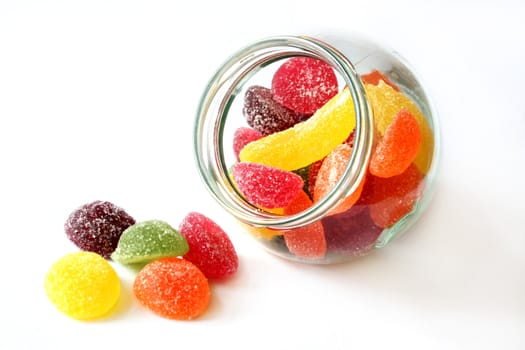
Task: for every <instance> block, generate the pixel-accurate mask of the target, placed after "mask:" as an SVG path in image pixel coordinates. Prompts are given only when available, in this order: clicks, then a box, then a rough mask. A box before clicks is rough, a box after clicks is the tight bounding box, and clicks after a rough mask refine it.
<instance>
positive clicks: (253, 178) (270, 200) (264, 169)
mask: <svg viewBox="0 0 525 350" xmlns="http://www.w3.org/2000/svg"><path fill="white" fill-rule="evenodd" d="M255 142H257V141H255ZM233 179H234V180H235V183H236V185H237V187H238V189H239V191H240V192H241V193H242V194H243V196H244V197H245V198H246V200H247V201H248V202H250V203H252V204H253V205H256V206H260V207H263V208H269V209H271V208H282V207H285V206H287V205H288V204H290V202H291V201H292V200H293V199H294V198H295V197H296V196H297V195H298V194H299V192H300V191H301V190H302V187H303V183H304V182H303V179H302V178H301V177H300V176H299V175H297V174H294V173H292V172H288V171H285V170H281V169H277V168H273V167H270V166H265V165H262V164H256V163H242V162H241V163H237V164H235V165H234V166H233Z"/></svg>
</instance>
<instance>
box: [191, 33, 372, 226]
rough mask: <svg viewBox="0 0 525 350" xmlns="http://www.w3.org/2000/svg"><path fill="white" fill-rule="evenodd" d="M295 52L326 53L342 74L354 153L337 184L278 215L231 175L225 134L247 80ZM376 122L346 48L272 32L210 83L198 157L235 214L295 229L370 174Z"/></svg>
mask: <svg viewBox="0 0 525 350" xmlns="http://www.w3.org/2000/svg"><path fill="white" fill-rule="evenodd" d="M292 56H309V57H314V58H317V59H321V60H323V61H325V62H327V63H328V64H330V65H331V66H332V68H333V69H334V70H335V71H337V72H338V73H339V74H340V75H341V77H342V78H343V79H344V81H345V84H346V86H347V87H348V89H349V92H350V95H351V97H352V99H353V102H354V103H353V105H354V109H355V118H356V129H355V139H354V147H353V151H352V156H351V158H350V161H349V163H348V165H347V167H346V169H345V171H344V173H343V175H342V176H341V178H340V179H339V181H338V182H337V184H336V185H335V186H334V187H333V189H332V190H331V191H330V192H329V193H328V194H327V195H326V196H324V197H323V198H322V199H321V200H319V201H318V202H316V203H314V204H313V205H312V206H311V207H310V208H308V209H306V210H304V211H302V212H300V213H297V214H294V215H278V214H273V213H270V212H267V211H264V210H261V209H260V208H256V207H254V206H253V205H252V204H250V203H248V202H247V201H245V200H244V198H243V197H242V196H241V195H240V194H239V193H238V192H237V190H236V189H235V187H234V185H233V184H232V182H231V180H230V175H229V173H228V166H227V164H226V162H225V160H224V155H223V152H222V147H223V146H222V142H221V140H222V136H223V131H224V125H225V122H226V118H227V116H228V112H229V109H230V107H231V105H232V102H233V100H234V99H235V97H236V95H237V94H238V93H239V91H240V90H241V87H242V86H243V84H244V83H245V82H246V81H247V80H248V79H249V78H250V77H251V76H253V75H254V74H255V73H257V72H258V71H259V70H261V69H263V68H264V67H265V66H267V65H269V64H270V63H272V62H275V61H277V60H280V59H283V58H287V57H292ZM373 125H374V124H373V117H372V112H371V109H370V106H369V104H368V101H367V99H366V94H365V90H364V87H363V85H362V83H361V80H360V78H359V75H358V73H357V72H356V70H355V68H354V66H353V65H352V62H350V61H349V60H348V59H347V58H346V57H345V56H344V55H343V54H342V53H341V52H339V51H338V50H336V49H335V48H333V47H332V46H330V45H328V44H326V43H324V42H322V41H319V40H317V39H314V38H310V37H303V36H282V37H272V38H268V39H264V40H260V41H258V42H256V43H254V44H252V45H249V46H247V47H246V48H244V49H242V50H240V51H238V52H237V53H235V54H234V55H233V56H231V57H230V58H229V59H228V60H227V61H226V62H225V63H224V64H223V65H222V66H221V67H220V69H219V70H218V71H217V72H216V73H215V75H214V76H213V77H212V79H211V80H210V82H209V83H208V85H207V87H206V89H205V91H204V94H203V96H202V97H201V100H200V103H199V108H198V111H197V118H196V122H195V129H194V151H195V158H196V163H197V167H198V170H199V174H200V176H201V178H202V180H203V182H204V184H205V185H206V187H207V189H208V190H209V192H210V193H211V194H212V196H213V197H214V199H215V200H216V201H217V202H218V203H219V204H220V205H221V206H222V207H223V208H224V209H225V210H227V211H228V212H229V213H231V214H232V215H233V216H234V217H235V218H237V219H238V220H240V221H242V222H244V223H247V224H249V225H252V226H256V227H268V228H273V229H280V230H284V229H291V228H296V227H299V226H304V225H307V224H309V223H312V222H314V221H317V220H319V219H320V218H322V217H323V216H324V215H325V214H326V213H328V212H330V211H331V210H332V209H334V208H335V207H336V206H337V204H338V203H339V202H340V201H341V200H342V199H343V198H344V197H346V196H347V195H349V194H351V193H353V192H354V191H355V190H356V189H357V187H358V186H359V184H360V183H361V181H362V179H363V177H364V176H365V174H366V168H367V165H368V161H369V158H370V153H371V148H372V142H373V134H374V132H373V130H374V129H373V128H374V126H373Z"/></svg>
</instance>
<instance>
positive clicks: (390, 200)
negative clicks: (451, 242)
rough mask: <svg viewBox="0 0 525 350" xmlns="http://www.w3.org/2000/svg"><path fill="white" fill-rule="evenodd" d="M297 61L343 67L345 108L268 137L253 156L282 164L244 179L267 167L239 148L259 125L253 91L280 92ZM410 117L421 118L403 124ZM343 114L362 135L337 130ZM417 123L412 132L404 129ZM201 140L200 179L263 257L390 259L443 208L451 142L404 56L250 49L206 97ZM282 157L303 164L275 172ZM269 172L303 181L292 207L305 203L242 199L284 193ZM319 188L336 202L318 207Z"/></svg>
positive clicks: (288, 44)
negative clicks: (398, 241)
mask: <svg viewBox="0 0 525 350" xmlns="http://www.w3.org/2000/svg"><path fill="white" fill-rule="evenodd" d="M294 57H310V58H313V59H315V60H321V61H324V63H325V65H326V64H327V65H328V66H329V67H331V69H333V72H334V73H335V76H336V80H337V87H338V89H337V91H336V92H335V93H336V95H335V96H332V97H330V99H331V100H330V101H332V100H336V99H339V101H335V102H333V103H332V107H326V106H328V105H330V102H327V103H325V104H324V105H323V106H322V107H320V108H319V109H318V110H317V111H315V112H314V114H313V115H312V116H310V115H306V116H304V115H302V116H301V118H299V119H300V120H299V121H298V122H297V124H295V125H293V126H291V127H290V128H289V129H284V130H278V131H276V132H274V133H273V134H272V133H266V134H265V133H263V134H262V135H259V136H256V137H254V138H253V140H254V141H253V142H251V143H248V142H247V141H246V140H244V141H243V142H244V143H245V144H243V145H242V146H244V148H250V149H251V148H253V149H256V150H257V149H259V150H261V149H262V150H263V152H266V151H268V153H269V155H270V156H269V159H270V160H269V161H268V163H265V161H261V162H260V163H261V164H263V165H264V167H265V168H264V169H263V170H261V173H253V172H252V173H250V172H245V173H244V175H245V176H247V178H246V179H240V178H239V177H236V176H235V174H236V173H235V171H234V169H236V168H240V167H239V166H238V164H239V163H248V164H249V165H250V166H252V165H253V163H259V161H258V160H257V159H258V158H257V157H258V153H257V152H259V151H254V152H255V153H250V152H248V151H245V150H244V149H243V150H242V151H241V154H240V155H239V154H238V152H239V150H238V149H237V150H235V149H234V146H233V144H234V142H241V141H238V140H237V139H236V138H237V137H238V135H236V134H237V133H236V132H237V130H238V129H239V128H246V127H250V126H254V124H253V123H252V124H250V125H248V124H247V117H246V115H247V112H246V108H249V107H250V101H249V100H248V98H249V97H248V94H247V91H248V90H249V89H250V87H253V86H263V87H265V89H266V90H265V91H270V93H271V94H273V93H275V91H274V90H272V82H273V81H274V79H276V78H275V76H276V75H277V74H278V73H276V72H277V71H279V69H280V67H281V66H282V65H283V64H284V62H289V61H290V60H291V59H292V58H294ZM291 71H293V69H292V70H291ZM281 78H282V76H281ZM287 79H288V77H287V76H285V78H284V81H286V80H287ZM291 79H293V77H290V80H291ZM343 95H346V96H345V97H342V96H343ZM271 96H274V95H271ZM274 97H275V96H274ZM272 98H273V97H272ZM342 99H344V100H345V101H343V102H341V100H342ZM274 100H277V99H276V98H274ZM272 103H273V102H272ZM279 103H280V102H279ZM341 104H343V105H344V106H345V108H346V109H344V110H343V111H342V112H341V111H337V108H339V107H334V105H341ZM247 106H248V107H247ZM286 108H288V106H286ZM323 109H324V112H323V111H321V110H323ZM401 111H404V114H408V115H409V116H403V117H400V115H401V114H403V113H401ZM406 111H408V113H406ZM295 113H296V114H297V115H299V114H301V113H299V112H297V111H295ZM248 114H249V113H248ZM335 115H339V117H341V116H343V117H342V118H343V119H344V120H345V122H348V123H350V124H351V127H350V128H351V129H348V125H347V124H345V127H344V128H342V127H340V125H339V124H337V123H335V122H333V120H335V118H336V117H334V116H335ZM321 119H324V120H321ZM343 119H341V120H343ZM405 119H406V120H408V121H407V123H408V124H407V123H404V122H402V121H401V120H405ZM414 121H415V124H416V127H415V129H414V128H413V124H414ZM307 123H309V124H310V125H309V126H305V125H306V124H307ZM334 123H335V124H334ZM410 123H412V124H410ZM299 125H302V126H299ZM327 125H328V126H327ZM407 125H409V126H410V125H412V126H411V127H407ZM255 126H256V125H255ZM330 128H333V129H330ZM345 128H347V129H345ZM292 129H293V131H289V130H292ZM413 129H414V130H415V131H414V130H413ZM287 130H288V131H287ZM259 131H260V130H259ZM194 132H195V134H194V151H195V156H196V163H197V166H198V170H199V172H200V175H201V178H202V180H203V182H204V184H205V186H206V187H207V189H208V190H209V192H210V193H211V195H212V196H213V198H214V199H215V200H216V201H217V202H218V203H219V204H220V205H221V206H222V208H224V210H225V211H227V212H229V213H230V214H232V215H233V216H234V217H235V218H236V219H237V220H238V222H239V223H240V224H241V225H240V226H241V227H242V229H243V231H246V232H248V233H249V234H251V235H252V236H253V237H254V239H255V240H256V241H257V242H259V243H260V244H261V245H262V246H263V247H265V248H266V249H267V250H269V251H270V252H272V253H274V254H276V255H278V256H280V257H284V258H287V259H291V260H294V261H300V262H306V263H317V264H326V263H336V262H341V261H348V260H351V259H354V258H356V257H360V256H363V255H365V254H367V253H368V252H370V251H371V250H373V249H376V248H382V247H384V246H385V245H387V244H388V242H390V241H391V239H392V238H393V237H395V236H399V235H400V234H401V233H403V232H405V231H406V230H407V229H408V228H409V226H411V224H413V223H414V222H415V221H416V219H417V218H418V217H419V216H420V214H421V213H422V212H423V210H424V208H425V206H426V204H427V203H428V200H429V198H430V197H431V193H432V187H433V186H432V183H433V180H434V177H435V172H436V164H437V162H436V160H437V158H438V149H439V147H438V146H439V132H438V126H437V120H436V115H435V111H434V109H433V107H432V106H431V103H430V101H429V98H428V97H427V95H426V94H425V92H424V90H423V88H422V86H421V84H420V82H419V80H418V79H417V78H416V76H415V74H414V72H413V70H412V69H411V68H410V67H409V65H408V64H407V62H406V61H405V60H404V59H403V58H401V57H400V56H399V54H397V53H396V52H395V51H392V50H390V49H387V48H384V47H382V46H379V45H377V44H375V43H373V42H370V41H368V40H365V39H363V38H360V37H358V36H355V35H345V36H337V35H328V36H322V35H321V36H316V37H315V38H314V37H309V36H282V37H270V38H266V39H263V40H259V41H257V42H255V43H252V44H251V45H249V46H247V47H245V48H243V49H241V50H239V51H238V52H236V53H235V54H234V55H232V56H231V57H230V58H229V59H227V60H226V61H225V62H224V63H223V64H222V66H220V67H219V69H218V70H217V72H216V73H215V75H214V76H213V77H212V78H211V80H210V82H209V84H208V85H207V87H206V88H205V90H204V93H203V96H202V99H201V101H200V104H199V107H198V111H197V118H196V123H195V130H194ZM259 134H260V133H259ZM275 134H281V135H280V136H274V135H275ZM292 134H293V135H292ZM336 134H337V135H338V136H337V137H338V139H337V140H335V138H336V136H335V135H336ZM283 135H284V136H283ZM341 135H343V136H341ZM283 138H284V140H285V141H284V143H283ZM332 138H334V139H332ZM264 139H266V141H267V142H266V141H261V140H264ZM276 139H279V140H280V141H273V140H276ZM272 142H277V143H276V144H274V143H272ZM279 142H281V143H279ZM241 143H242V142H241ZM327 143H328V144H330V145H328V146H327V145H326V144H327ZM335 144H337V146H335ZM343 144H345V145H349V146H350V147H347V146H341V145H343ZM248 145H249V146H250V147H248ZM254 145H259V146H260V147H262V148H257V147H255V146H254ZM252 146H253V147H252ZM254 147H255V148H254ZM339 148H341V149H343V148H344V149H346V150H347V152H346V158H344V159H345V160H344V161H343V165H341V161H337V160H336V159H337V158H338V157H339V158H341V154H339V155H337V154H335V153H337V151H336V149H339ZM243 152H244V153H243ZM343 153H344V152H343ZM246 154H252V155H253V154H255V155H256V156H255V158H253V157H251V156H245V155H246ZM283 154H285V155H283ZM313 154H316V155H315V156H314V155H313ZM243 156H244V158H243ZM239 157H240V158H239ZM282 157H284V158H285V162H288V161H290V162H292V160H294V162H293V163H294V165H290V167H288V163H286V166H285V167H284V169H283V167H282V166H280V165H278V164H280V163H278V162H277V163H275V164H273V161H274V160H275V159H276V158H279V159H280V158H282ZM286 157H289V158H286ZM290 157H291V158H290ZM309 157H310V158H309ZM312 157H313V158H312ZM267 158H268V157H267ZM303 158H306V159H303ZM254 159H255V160H254ZM261 159H262V158H261ZM286 159H288V160H286ZM328 159H331V161H328ZM385 159H386V160H385ZM295 160H297V161H298V163H297V164H295ZM301 162H303V164H300V163H301ZM338 162H339V163H338ZM389 162H390V163H389ZM326 164H328V165H326ZM374 164H375V168H374V167H373V165H374ZM378 164H379V165H378ZM385 164H386V165H385ZM267 167H270V168H271V169H274V168H278V169H279V170H278V172H279V171H280V172H286V174H289V173H290V172H292V173H294V174H296V175H300V176H301V179H302V180H303V182H302V185H303V189H302V190H301V191H299V192H298V194H297V195H295V192H294V195H293V197H294V199H292V200H291V201H292V202H293V203H295V204H292V203H291V202H287V203H286V204H281V205H280V206H279V205H275V206H274V207H270V206H268V205H261V204H260V203H256V202H254V200H253V199H250V200H248V199H247V198H252V196H250V195H249V193H247V191H249V190H248V189H246V188H241V187H242V186H240V185H241V183H243V182H244V181H247V182H250V181H252V183H251V185H252V188H253V181H261V183H260V184H256V186H255V187H257V186H259V187H262V188H265V189H268V188H270V189H274V187H275V186H274V185H276V184H275V183H274V182H275V181H274V182H272V181H273V180H269V179H270V177H271V176H273V175H267V174H266V173H264V172H265V171H267ZM314 168H315V170H314ZM323 168H324V169H323ZM373 168H374V169H375V170H374V171H372V170H373ZM391 168H392V169H394V170H391ZM254 169H259V168H254ZM320 169H323V170H320ZM378 169H379V170H378ZM385 169H386V170H385ZM252 170H253V169H252ZM246 174H251V175H246ZM254 174H255V176H254ZM321 174H323V175H321ZM334 174H337V175H334ZM237 176H243V175H242V172H240V173H239V175H237ZM279 176H280V175H279ZM334 176H335V177H334ZM261 177H262V178H263V180H257V179H260V178H261ZM285 177H286V176H285ZM321 178H322V179H323V180H320V179H321ZM294 179H296V178H294ZM268 181H269V182H268ZM283 181H285V180H283ZM286 181H287V180H286ZM294 181H295V180H294ZM323 181H324V184H323ZM327 182H328V183H329V185H326V183H327ZM277 185H278V186H277V191H279V190H282V191H284V192H286V191H287V190H285V189H283V188H284V187H286V185H282V186H284V187H279V186H281V184H277ZM294 188H295V187H294ZM318 188H324V189H325V191H324V192H323V193H324V194H323V195H322V196H321V197H319V196H317V197H318V198H316V196H315V194H317V193H316V191H317V192H322V191H321V190H318ZM260 190H261V189H260V188H259V189H258V190H257V189H256V190H254V191H260ZM290 191H291V190H290ZM305 194H306V196H305ZM258 195H259V194H255V197H257V196H258ZM263 195H264V194H261V196H263ZM301 196H302V197H301ZM299 197H301V198H302V199H301V200H299V202H300V203H298V202H297V201H298V199H297V198H299ZM305 197H307V198H305ZM305 203H306V204H305ZM290 208H292V209H290Z"/></svg>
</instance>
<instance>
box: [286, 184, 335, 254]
mask: <svg viewBox="0 0 525 350" xmlns="http://www.w3.org/2000/svg"><path fill="white" fill-rule="evenodd" d="M311 205H312V201H311V200H310V197H308V195H307V194H306V193H305V192H303V191H301V192H300V194H299V195H298V196H297V197H296V198H295V199H294V201H293V202H292V203H290V205H288V206H287V207H286V208H284V214H286V215H293V214H297V213H299V212H301V211H303V210H306V209H308V208H309V207H310V206H311ZM283 235H284V241H285V243H286V247H287V248H288V250H289V251H290V253H292V254H294V255H295V256H298V257H301V258H305V259H312V260H315V259H322V258H324V256H325V255H326V239H325V235H324V229H323V225H322V224H321V222H320V221H315V222H313V223H311V224H308V225H305V226H301V227H298V228H295V229H291V230H286V231H283Z"/></svg>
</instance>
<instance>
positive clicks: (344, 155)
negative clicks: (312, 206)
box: [314, 143, 364, 215]
mask: <svg viewBox="0 0 525 350" xmlns="http://www.w3.org/2000/svg"><path fill="white" fill-rule="evenodd" d="M351 156H352V147H350V145H348V144H346V143H342V144H340V145H339V146H337V147H336V148H335V149H334V150H333V151H332V152H330V154H329V155H328V156H327V157H326V158H325V159H324V161H323V163H322V164H321V167H320V169H319V172H318V174H317V179H316V180H315V187H314V202H318V201H320V200H321V199H322V198H323V197H324V196H325V195H326V194H328V192H330V191H331V190H332V188H333V187H334V186H335V185H336V183H337V181H339V179H340V178H341V176H342V175H343V173H344V171H345V169H346V166H347V165H348V162H349V161H350V157H351ZM363 185H364V179H363V181H361V183H360V185H359V186H358V187H357V189H356V190H355V191H354V192H353V193H351V194H350V195H348V196H346V197H345V199H344V200H343V202H341V203H340V204H339V205H338V206H337V207H336V208H335V209H333V210H332V211H331V212H330V213H329V215H334V214H338V213H341V212H344V211H346V210H348V209H349V208H350V207H352V205H354V203H355V202H356V201H357V200H358V199H359V196H360V195H361V191H362V189H363Z"/></svg>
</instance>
